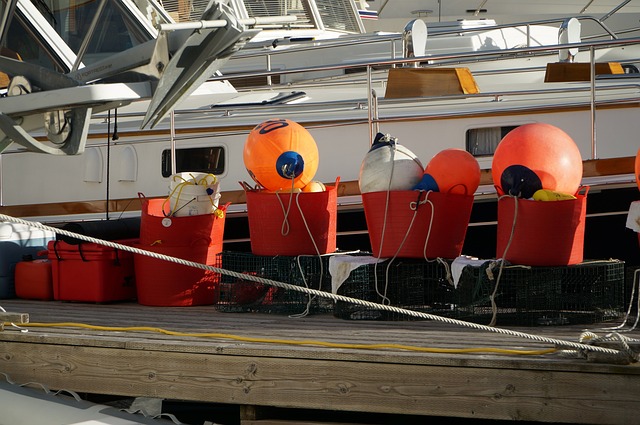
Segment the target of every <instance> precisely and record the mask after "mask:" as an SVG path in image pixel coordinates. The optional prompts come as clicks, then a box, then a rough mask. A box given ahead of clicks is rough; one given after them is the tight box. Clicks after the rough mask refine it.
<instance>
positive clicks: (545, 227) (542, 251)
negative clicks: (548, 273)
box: [496, 193, 587, 266]
mask: <svg viewBox="0 0 640 425" xmlns="http://www.w3.org/2000/svg"><path fill="white" fill-rule="evenodd" d="M516 202H517V207H518V208H517V216H516V225H515V228H514V229H513V238H512V239H511V243H510V244H509V238H510V237H511V232H512V228H513V218H514V215H515V214H516V208H515V207H516ZM586 211H587V194H586V193H584V194H577V195H576V199H569V200H563V201H533V200H527V199H518V198H514V197H510V196H504V197H501V198H500V199H498V235H497V247H496V258H503V256H504V259H505V260H507V261H509V262H511V263H513V264H522V265H527V266H566V265H571V264H578V263H581V262H582V260H583V255H584V228H585V221H586ZM508 244H509V246H508V249H507V252H506V254H505V252H504V251H505V248H507V245H508Z"/></svg>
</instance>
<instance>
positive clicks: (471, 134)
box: [466, 125, 517, 156]
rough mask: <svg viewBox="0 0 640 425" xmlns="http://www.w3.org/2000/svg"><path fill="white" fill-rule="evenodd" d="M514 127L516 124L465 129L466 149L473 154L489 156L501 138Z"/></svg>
mask: <svg viewBox="0 0 640 425" xmlns="http://www.w3.org/2000/svg"><path fill="white" fill-rule="evenodd" d="M514 128H517V126H515V125H511V126H505V127H486V128H472V129H471V130H467V135H466V145H467V151H468V152H470V153H471V154H472V155H473V156H491V155H493V154H494V152H495V151H496V148H497V147H498V143H500V141H501V140H502V138H503V137H504V136H506V135H507V133H509V132H510V131H511V130H513V129H514Z"/></svg>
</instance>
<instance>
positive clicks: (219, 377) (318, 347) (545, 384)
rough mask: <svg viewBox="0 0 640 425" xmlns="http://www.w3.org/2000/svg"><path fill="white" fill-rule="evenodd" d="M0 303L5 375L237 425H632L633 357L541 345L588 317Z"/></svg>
mask: <svg viewBox="0 0 640 425" xmlns="http://www.w3.org/2000/svg"><path fill="white" fill-rule="evenodd" d="M0 306H2V308H3V309H4V310H5V311H6V313H3V314H5V316H4V317H5V318H7V319H8V320H22V321H27V317H26V316H25V315H28V321H29V323H26V324H24V325H20V324H16V325H17V326H19V328H18V327H15V326H11V325H8V324H7V323H5V327H4V331H2V332H0V372H2V373H4V374H6V375H7V376H9V377H10V379H12V380H13V381H14V382H16V383H26V382H38V383H41V384H44V385H46V386H47V387H49V388H52V389H67V390H72V391H75V392H78V393H88V394H105V395H113V396H121V397H123V398H127V397H149V398H155V399H165V400H181V401H190V402H198V403H216V404H221V405H230V406H239V407H240V408H239V412H240V414H239V416H240V417H239V419H238V420H239V422H238V423H242V424H243V425H246V424H264V425H267V424H275V423H278V424H279V423H301V422H302V421H300V420H298V421H295V422H291V421H290V420H289V421H287V420H286V415H284V414H282V412H287V411H294V410H296V409H308V410H309V411H315V412H328V413H330V414H331V418H332V421H333V422H334V423H335V422H336V421H338V422H342V423H344V422H351V423H354V422H358V423H373V422H368V421H366V420H362V422H360V421H356V420H353V419H352V418H353V413H352V412H360V413H361V414H362V417H363V418H364V417H365V415H369V416H367V417H368V418H371V417H372V416H371V415H370V414H374V415H373V417H378V418H393V419H390V420H389V422H386V423H409V421H408V419H407V420H403V418H410V417H422V418H423V419H426V418H425V417H440V418H472V419H488V420H518V421H531V422H562V423H580V424H631V423H638V422H639V421H640V420H639V419H638V415H637V413H636V412H635V409H636V408H637V406H638V402H640V367H639V365H638V363H634V362H631V363H628V364H618V363H625V362H624V361H623V362H619V361H618V360H617V359H616V358H615V357H613V356H608V355H602V356H591V355H590V356H588V358H585V357H581V356H578V355H577V353H576V352H574V351H572V350H571V351H570V352H567V351H564V350H555V349H557V348H558V347H557V346H556V345H555V344H550V343H549V342H547V341H546V340H545V339H546V338H553V339H561V340H564V341H570V342H573V343H577V342H578V341H579V338H580V335H581V333H582V331H583V330H584V329H585V328H588V329H594V332H595V333H596V334H597V335H599V336H604V335H605V333H606V332H604V331H601V330H597V329H595V328H596V325H588V326H576V325H572V326H538V327H532V328H518V329H517V330H518V331H521V332H526V333H527V334H531V335H535V336H540V337H542V339H543V340H541V341H537V340H534V339H528V338H522V337H520V336H511V335H503V334H497V333H494V332H487V331H484V330H475V329H472V328H467V327H461V326H458V325H457V324H448V323H442V322H438V321H430V320H424V321H422V320H413V321H367V320H343V319H339V318H336V317H334V316H333V315H331V314H317V315H309V316H306V317H301V318H292V317H287V316H285V315H274V314H258V313H225V312H221V311H219V310H218V309H217V308H216V307H215V306H204V307H147V306H142V305H139V304H137V303H134V302H127V303H112V304H90V303H70V302H60V301H27V300H20V299H8V300H0ZM8 313H17V314H18V315H8ZM612 325H614V323H606V326H612ZM498 326H500V324H499V323H498ZM634 335H635V337H637V335H638V333H637V331H634V332H631V333H627V334H626V336H628V337H634ZM373 344H381V345H379V346H375V345H373ZM269 408H280V410H279V412H280V413H279V415H280V417H269V415H268V414H266V413H264V412H268V409H269ZM263 413H264V414H263ZM349 414H351V416H348V415H349ZM376 414H377V416H376ZM356 417H357V415H356ZM345 418H350V419H349V420H347V419H345ZM208 420H209V421H214V420H215V418H211V419H208ZM312 420H314V418H313V417H309V418H308V420H307V421H305V422H304V423H312ZM199 423H202V422H199ZM216 423H221V422H216ZM313 423H319V422H317V421H316V422H313ZM376 423H380V422H376Z"/></svg>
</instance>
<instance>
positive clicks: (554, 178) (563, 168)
mask: <svg viewBox="0 0 640 425" xmlns="http://www.w3.org/2000/svg"><path fill="white" fill-rule="evenodd" d="M491 171H492V178H493V183H494V185H495V186H496V187H497V188H498V189H499V192H500V191H502V193H511V194H512V195H515V196H518V194H520V195H521V196H522V197H523V198H529V197H531V196H532V195H533V193H535V191H536V190H539V189H547V190H553V191H557V192H562V193H567V194H575V193H576V192H577V191H578V189H579V188H580V182H581V180H582V156H581V154H580V150H579V149H578V146H577V145H576V144H575V142H574V141H573V139H572V138H571V137H570V136H569V135H568V134H567V133H565V132H564V131H563V130H561V129H560V128H558V127H555V126H553V125H550V124H546V123H533V124H525V125H521V126H519V127H517V128H516V129H514V130H512V131H510V132H509V133H508V134H507V135H506V136H505V137H504V138H503V139H502V140H501V141H500V143H499V144H498V147H497V148H496V151H495V154H494V156H493V163H492V166H491ZM505 173H506V174H505ZM538 180H539V183H538ZM516 186H517V187H516ZM529 192H531V194H529ZM526 194H528V196H525V195H526Z"/></svg>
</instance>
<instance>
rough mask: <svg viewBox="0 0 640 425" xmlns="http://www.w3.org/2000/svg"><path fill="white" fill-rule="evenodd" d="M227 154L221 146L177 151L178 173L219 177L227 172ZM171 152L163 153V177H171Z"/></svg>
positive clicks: (166, 150)
mask: <svg viewBox="0 0 640 425" xmlns="http://www.w3.org/2000/svg"><path fill="white" fill-rule="evenodd" d="M224 163H225V152H224V148H223V147H221V146H211V147H204V148H182V149H176V173H182V172H185V171H194V172H198V173H210V174H214V175H216V176H219V175H221V174H223V173H224V172H225V167H224ZM171 174H172V173H171V150H170V149H165V150H164V151H163V152H162V177H171Z"/></svg>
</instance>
